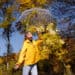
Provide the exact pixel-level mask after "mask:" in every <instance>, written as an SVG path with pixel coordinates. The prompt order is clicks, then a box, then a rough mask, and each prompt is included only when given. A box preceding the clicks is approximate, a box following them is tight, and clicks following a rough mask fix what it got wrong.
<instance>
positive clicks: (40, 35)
mask: <svg viewBox="0 0 75 75" xmlns="http://www.w3.org/2000/svg"><path fill="white" fill-rule="evenodd" d="M37 34H38V40H37V41H36V44H37V45H40V44H41V43H42V42H43V36H42V33H40V32H38V33H37Z"/></svg>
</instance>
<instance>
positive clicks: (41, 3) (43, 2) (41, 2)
mask: <svg viewBox="0 0 75 75" xmlns="http://www.w3.org/2000/svg"><path fill="white" fill-rule="evenodd" d="M36 2H37V3H38V4H40V5H43V4H45V3H46V2H47V0H36Z"/></svg>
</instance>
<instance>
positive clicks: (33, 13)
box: [17, 8, 54, 28]
mask: <svg viewBox="0 0 75 75" xmlns="http://www.w3.org/2000/svg"><path fill="white" fill-rule="evenodd" d="M19 21H20V22H24V23H25V25H27V26H28V27H29V26H30V25H36V26H38V25H42V26H44V28H46V26H47V25H48V24H49V23H51V22H53V21H54V18H53V17H52V16H51V13H50V11H49V10H47V9H43V8H31V9H28V10H25V11H24V12H23V13H22V14H21V15H20V17H19V18H18V20H17V22H19Z"/></svg>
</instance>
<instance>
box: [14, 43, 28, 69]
mask: <svg viewBox="0 0 75 75" xmlns="http://www.w3.org/2000/svg"><path fill="white" fill-rule="evenodd" d="M26 49H27V48H26V43H25V42H24V44H23V46H22V49H21V52H20V55H19V58H18V61H17V63H16V65H15V67H14V68H15V69H18V68H19V67H20V65H21V64H22V63H23V61H24V57H25V54H26Z"/></svg>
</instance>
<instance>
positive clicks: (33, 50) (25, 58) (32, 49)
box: [17, 40, 42, 65]
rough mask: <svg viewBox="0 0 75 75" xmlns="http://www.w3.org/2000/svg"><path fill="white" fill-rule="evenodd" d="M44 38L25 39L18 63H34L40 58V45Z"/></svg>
mask: <svg viewBox="0 0 75 75" xmlns="http://www.w3.org/2000/svg"><path fill="white" fill-rule="evenodd" d="M41 42H42V40H38V41H32V42H30V41H29V40H25V41H24V44H23V47H22V50H21V52H20V55H19V59H18V62H17V64H18V65H20V64H22V63H23V64H24V65H32V64H35V63H37V62H38V61H39V60H40V50H38V45H39V44H40V43H41Z"/></svg>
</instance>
